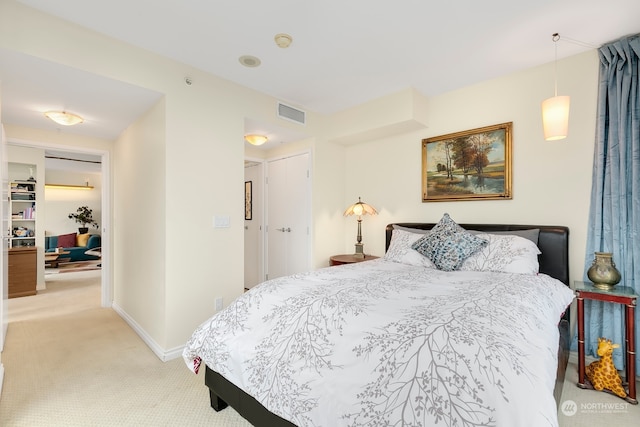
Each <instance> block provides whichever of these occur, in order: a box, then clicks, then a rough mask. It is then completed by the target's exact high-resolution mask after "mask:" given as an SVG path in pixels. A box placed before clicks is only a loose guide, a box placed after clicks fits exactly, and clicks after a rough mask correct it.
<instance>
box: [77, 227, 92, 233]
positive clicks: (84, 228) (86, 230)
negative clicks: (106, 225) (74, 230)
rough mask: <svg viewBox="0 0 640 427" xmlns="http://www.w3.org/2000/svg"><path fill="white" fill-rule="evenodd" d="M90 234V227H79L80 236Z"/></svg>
mask: <svg viewBox="0 0 640 427" xmlns="http://www.w3.org/2000/svg"><path fill="white" fill-rule="evenodd" d="M88 232H89V227H78V234H87V233H88Z"/></svg>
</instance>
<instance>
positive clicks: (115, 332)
mask: <svg viewBox="0 0 640 427" xmlns="http://www.w3.org/2000/svg"><path fill="white" fill-rule="evenodd" d="M46 283H47V290H46V291H40V292H39V293H38V295H35V296H31V297H23V298H14V299H10V300H9V320H10V324H9V330H8V333H7V340H6V343H5V350H4V352H3V353H2V363H3V365H4V368H5V377H4V385H3V389H2V396H1V398H0V426H3V427H21V426H25V427H27V426H28V427H57V426H65V427H73V426H82V427H85V426H154V427H156V426H185V427H187V426H189V427H196V426H212V427H216V426H225V427H227V426H229V427H248V426H250V424H249V423H248V422H247V421H246V420H244V419H243V418H242V417H240V416H239V415H238V414H237V413H236V412H235V411H234V410H233V409H231V408H227V409H225V410H223V411H221V412H219V413H216V412H215V411H214V410H213V409H211V408H210V406H209V396H208V391H207V389H206V387H205V386H204V377H203V375H202V373H201V374H200V375H194V374H192V373H191V372H190V371H189V370H188V369H187V367H186V366H185V364H184V362H183V361H182V359H174V360H172V361H169V362H161V361H160V360H159V359H158V358H157V357H156V356H155V355H154V354H153V353H152V352H151V351H150V350H149V349H148V347H147V346H146V345H145V344H144V343H143V342H142V340H141V339H140V338H139V337H138V336H137V335H136V334H135V333H134V332H133V330H131V328H130V327H129V326H128V325H127V324H126V323H125V322H124V321H123V320H122V319H121V318H120V317H119V316H118V315H117V314H116V313H115V312H114V311H113V310H111V309H105V308H101V307H100V271H97V270H94V271H82V272H75V273H71V274H62V275H50V276H47V278H46ZM577 375H578V374H577V360H576V357H575V354H572V358H571V360H570V365H569V368H568V371H567V378H566V381H565V384H564V388H563V395H562V404H561V407H560V411H559V415H558V417H559V424H560V426H561V427H576V426H601V425H610V424H612V425H613V424H615V425H616V426H638V425H639V423H638V420H639V419H640V407H639V406H638V405H630V404H628V403H626V402H625V401H623V400H621V399H619V398H617V397H615V396H612V395H609V394H607V393H603V392H597V391H593V390H582V389H579V388H578V387H576V385H575V383H576V381H577ZM534 402H535V396H532V403H534ZM509 427H511V426H509ZM536 427H537V426H536Z"/></svg>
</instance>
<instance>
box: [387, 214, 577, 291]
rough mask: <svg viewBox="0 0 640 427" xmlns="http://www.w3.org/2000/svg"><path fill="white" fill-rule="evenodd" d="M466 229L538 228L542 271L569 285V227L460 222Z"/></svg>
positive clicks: (424, 226)
mask: <svg viewBox="0 0 640 427" xmlns="http://www.w3.org/2000/svg"><path fill="white" fill-rule="evenodd" d="M395 225H399V226H402V227H409V228H418V229H421V230H431V228H433V226H434V225H435V224H431V223H429V224H427V223H418V222H404V223H396V224H395ZM393 226H394V224H389V225H387V229H386V239H387V240H386V245H385V251H386V250H387V249H389V243H390V242H391V232H392V231H393ZM460 226H461V227H462V228H464V229H466V230H478V231H485V232H488V233H490V232H492V231H512V230H530V229H532V228H537V229H539V230H540V234H539V235H538V248H540V252H542V254H540V255H538V262H539V264H540V273H544V274H547V275H549V276H551V277H554V278H556V279H558V280H560V281H561V282H562V283H564V284H565V285H567V286H569V228H568V227H563V226H555V225H519V224H518V225H516V224H460Z"/></svg>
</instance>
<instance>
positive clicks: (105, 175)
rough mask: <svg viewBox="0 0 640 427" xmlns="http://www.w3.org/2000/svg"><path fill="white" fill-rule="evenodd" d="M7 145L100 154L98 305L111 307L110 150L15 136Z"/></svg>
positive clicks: (8, 140) (9, 139)
mask: <svg viewBox="0 0 640 427" xmlns="http://www.w3.org/2000/svg"><path fill="white" fill-rule="evenodd" d="M7 144H8V145H16V146H22V147H30V148H39V149H43V150H47V149H49V150H58V151H67V152H71V153H83V154H91V155H96V156H100V158H101V170H100V173H101V175H102V193H101V195H100V198H101V201H100V203H101V211H102V215H101V218H99V221H100V224H101V226H100V228H101V239H100V240H101V242H100V244H101V248H102V250H101V252H102V257H101V259H100V263H101V264H102V268H101V269H100V274H101V280H100V305H101V306H102V307H105V308H108V307H111V305H112V302H113V283H112V273H111V270H112V266H111V231H110V230H111V198H110V197H109V195H110V194H111V173H110V171H111V162H110V152H109V151H108V150H103V149H98V148H89V147H78V146H74V145H64V144H56V143H50V142H39V141H30V140H24V139H17V138H7Z"/></svg>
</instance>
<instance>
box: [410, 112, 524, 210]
mask: <svg viewBox="0 0 640 427" xmlns="http://www.w3.org/2000/svg"><path fill="white" fill-rule="evenodd" d="M512 128H513V122H508V123H501V124H497V125H493V126H486V127H482V128H477V129H471V130H467V131H463V132H457V133H451V134H448V135H442V136H436V137H433V138H426V139H423V140H422V201H423V202H445V201H458V200H508V199H511V197H512V196H511V150H512Z"/></svg>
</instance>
